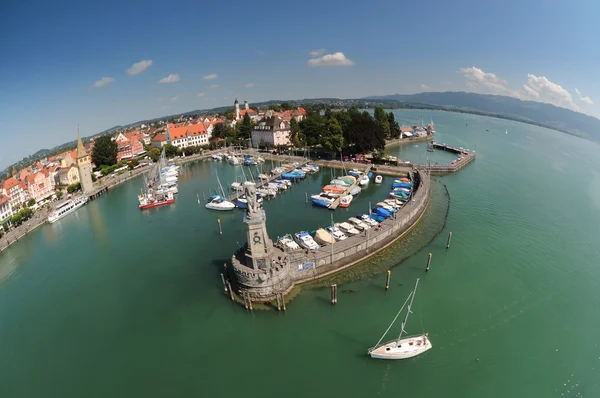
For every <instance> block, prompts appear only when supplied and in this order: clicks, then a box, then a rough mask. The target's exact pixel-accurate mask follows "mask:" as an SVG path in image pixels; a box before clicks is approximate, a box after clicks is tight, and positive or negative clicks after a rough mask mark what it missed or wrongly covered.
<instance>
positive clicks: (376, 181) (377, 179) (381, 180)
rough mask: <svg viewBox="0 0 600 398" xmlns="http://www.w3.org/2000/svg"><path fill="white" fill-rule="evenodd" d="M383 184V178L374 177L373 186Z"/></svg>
mask: <svg viewBox="0 0 600 398" xmlns="http://www.w3.org/2000/svg"><path fill="white" fill-rule="evenodd" d="M382 182H383V177H382V176H376V177H375V184H381V183H382Z"/></svg>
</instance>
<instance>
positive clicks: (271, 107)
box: [269, 104, 281, 112]
mask: <svg viewBox="0 0 600 398" xmlns="http://www.w3.org/2000/svg"><path fill="white" fill-rule="evenodd" d="M269 109H271V110H273V111H275V112H281V105H278V104H271V105H269Z"/></svg>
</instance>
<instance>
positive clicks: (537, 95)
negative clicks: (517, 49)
mask: <svg viewBox="0 0 600 398" xmlns="http://www.w3.org/2000/svg"><path fill="white" fill-rule="evenodd" d="M459 72H460V73H462V74H463V75H464V76H465V77H466V78H467V79H469V81H468V82H467V84H466V85H467V88H469V89H470V90H471V91H474V92H480V93H484V94H496V95H507V96H510V97H515V98H519V99H521V100H529V101H537V102H545V103H548V104H552V105H555V106H560V107H562V108H567V109H571V110H574V111H577V112H583V111H582V109H581V108H580V107H579V106H578V105H577V104H576V103H575V101H573V97H572V96H571V94H570V93H569V92H568V91H567V90H565V89H564V88H563V87H562V86H560V85H559V84H557V83H554V82H552V81H550V80H549V79H548V78H546V77H545V76H540V77H538V76H536V75H533V74H531V73H530V74H528V75H527V82H526V83H525V84H524V85H523V87H522V88H521V89H520V90H512V89H510V88H509V87H508V82H507V81H506V80H503V79H501V78H499V77H498V76H496V75H495V74H494V73H489V72H485V71H483V70H482V69H479V68H477V67H475V66H472V67H470V68H461V69H459ZM578 91H579V90H576V92H578ZM584 98H586V100H584V99H583V98H580V99H581V100H582V101H583V102H586V103H588V102H587V100H590V101H591V99H589V98H588V97H584Z"/></svg>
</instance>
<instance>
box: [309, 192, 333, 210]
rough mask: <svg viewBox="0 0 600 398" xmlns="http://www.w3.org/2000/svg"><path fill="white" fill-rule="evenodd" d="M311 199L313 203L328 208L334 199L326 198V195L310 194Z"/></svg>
mask: <svg viewBox="0 0 600 398" xmlns="http://www.w3.org/2000/svg"><path fill="white" fill-rule="evenodd" d="M311 200H312V203H313V204H314V205H317V206H321V207H326V208H329V206H331V204H332V203H333V201H334V200H335V199H331V198H328V197H327V196H321V195H313V196H311Z"/></svg>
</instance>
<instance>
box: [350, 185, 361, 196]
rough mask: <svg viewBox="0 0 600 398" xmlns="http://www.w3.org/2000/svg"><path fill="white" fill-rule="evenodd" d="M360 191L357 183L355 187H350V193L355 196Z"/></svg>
mask: <svg viewBox="0 0 600 398" xmlns="http://www.w3.org/2000/svg"><path fill="white" fill-rule="evenodd" d="M360 191H362V189H361V188H360V187H359V186H358V185H357V186H355V187H352V189H350V195H352V196H356V195H358V194H359V193H360Z"/></svg>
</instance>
